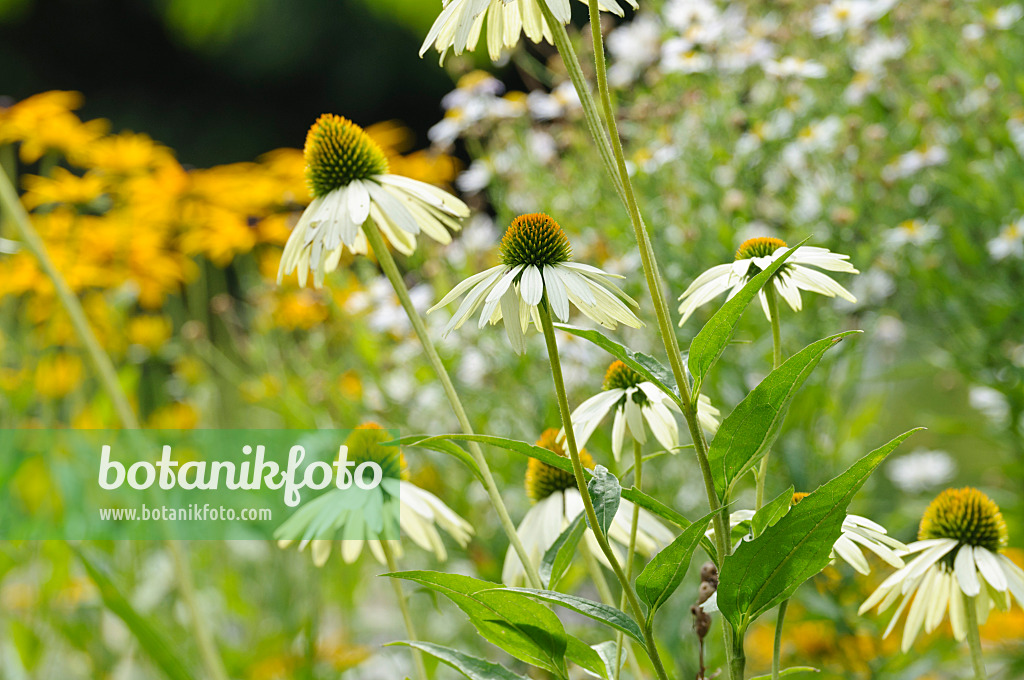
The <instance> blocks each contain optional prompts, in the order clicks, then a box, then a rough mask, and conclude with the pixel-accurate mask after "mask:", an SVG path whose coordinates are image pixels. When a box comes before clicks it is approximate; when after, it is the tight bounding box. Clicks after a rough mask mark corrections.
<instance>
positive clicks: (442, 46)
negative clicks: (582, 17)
mask: <svg viewBox="0 0 1024 680" xmlns="http://www.w3.org/2000/svg"><path fill="white" fill-rule="evenodd" d="M626 1H627V2H629V4H630V5H631V6H632V7H633V8H634V9H635V8H636V7H637V4H636V0H626ZM542 2H543V3H544V4H545V6H547V8H548V9H549V10H550V11H551V14H552V15H553V16H554V17H555V19H557V20H558V21H561V22H562V23H563V24H567V23H569V20H570V19H571V18H572V8H571V7H570V6H569V0H442V9H441V14H439V15H438V17H437V19H436V20H435V21H434V25H433V26H431V27H430V31H429V32H428V33H427V37H426V38H425V39H424V41H423V45H422V46H421V47H420V56H421V57H422V56H423V55H424V54H426V52H427V50H429V49H430V48H431V47H433V48H434V49H436V50H437V51H438V52H439V53H440V55H441V62H442V63H444V58H445V57H446V56H447V54H448V50H453V51H454V52H455V54H456V55H459V54H462V53H463V52H465V51H466V50H470V51H472V50H474V49H476V45H477V42H479V40H480V34H481V33H482V32H483V27H484V22H485V21H486V23H487V52H488V54H489V55H490V57H491V60H492V61H497V60H498V59H499V58H500V57H501V52H502V50H503V49H511V48H513V47H515V46H516V44H517V43H518V42H519V36H520V34H521V33H525V34H526V37H527V38H529V39H530V40H532V41H533V42H535V43H539V42H541V41H542V40H547V41H548V42H549V43H550V42H554V41H553V39H552V36H551V28H550V27H549V26H548V25H547V22H546V21H545V20H544V14H543V13H542V11H541V5H540V3H542ZM581 2H584V4H585V3H586V0H581ZM598 4H599V5H600V7H601V9H602V10H604V11H605V12H612V13H614V14H617V15H618V16H622V15H623V14H624V11H623V9H622V6H621V5H620V4H619V2H618V0H600V2H599V3H598Z"/></svg>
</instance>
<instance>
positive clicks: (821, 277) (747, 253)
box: [679, 237, 860, 326]
mask: <svg viewBox="0 0 1024 680" xmlns="http://www.w3.org/2000/svg"><path fill="white" fill-rule="evenodd" d="M785 252H786V242H785V241H783V240H781V239H777V238H769V237H758V238H752V239H748V240H746V241H744V242H743V243H741V244H740V247H739V249H738V250H737V251H736V260H735V261H734V262H730V263H728V264H719V265H715V266H714V267H712V268H711V269H708V270H707V271H705V272H704V273H703V274H701V275H700V276H698V277H697V278H696V279H695V280H694V282H693V283H691V284H690V287H689V288H687V289H686V291H685V292H684V293H683V294H682V295H680V296H679V300H680V302H681V304H680V305H679V313H680V314H682V319H680V320H679V325H680V326H682V325H683V324H684V323H686V320H687V319H689V318H690V315H691V314H693V312H694V310H696V309H697V308H698V307H700V306H701V305H703V304H706V303H708V302H710V301H711V300H713V299H715V298H716V297H718V296H719V295H721V294H722V293H724V292H726V291H730V292H729V297H732V296H733V295H735V294H736V293H738V292H739V290H740V289H741V288H743V286H744V285H745V284H746V283H747V281H749V280H750V279H751V278H753V277H754V276H755V275H757V274H759V273H760V272H762V271H763V270H765V269H767V268H768V267H769V266H770V265H771V264H772V263H773V262H774V261H775V260H777V259H778V258H780V257H782V255H783V253H785ZM849 259H850V256H849V255H841V254H839V253H833V252H831V251H830V250H828V249H827V248H818V247H814V246H800V247H799V248H797V249H796V250H795V251H794V252H793V254H792V255H790V256H789V257H788V258H787V259H786V262H785V263H784V264H783V265H782V267H781V268H780V269H779V270H778V271H777V272H776V273H775V276H773V277H772V279H771V285H773V286H774V287H775V290H776V291H777V292H778V293H779V295H780V296H782V299H783V300H785V301H786V302H787V303H788V304H789V306H790V307H791V308H792V309H793V311H795V312H798V311H800V308H801V307H802V306H803V303H802V301H801V299H800V291H801V290H806V291H810V292H812V293H820V294H821V295H827V296H828V297H836V296H837V295H838V296H839V297H841V298H843V299H844V300H849V301H850V302H856V301H857V298H855V297H854V296H853V294H852V293H851V292H850V291H848V290H846V289H845V288H843V287H842V286H841V285H839V284H838V283H836V282H835V281H834V280H832V279H831V278H830V277H828V276H826V275H825V274H822V273H821V272H820V271H818V269H824V270H826V271H832V272H845V273H849V274H859V273H860V272H858V271H857V270H856V269H855V268H854V266H853V265H852V264H850V263H849V261H848V260H849ZM812 267H816V268H817V269H812ZM758 297H759V299H760V300H761V307H762V308H763V309H764V314H765V316H766V317H768V319H769V320H771V313H770V312H769V311H768V299H767V297H766V296H765V294H764V289H761V290H760V291H758Z"/></svg>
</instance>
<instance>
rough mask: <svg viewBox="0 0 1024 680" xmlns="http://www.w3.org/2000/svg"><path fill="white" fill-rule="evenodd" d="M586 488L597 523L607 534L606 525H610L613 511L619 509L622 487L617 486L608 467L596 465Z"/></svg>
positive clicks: (616, 479) (602, 531)
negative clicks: (592, 504) (592, 503)
mask: <svg viewBox="0 0 1024 680" xmlns="http://www.w3.org/2000/svg"><path fill="white" fill-rule="evenodd" d="M587 489H588V490H589V491H590V498H591V500H593V502H594V514H595V515H596V516H597V524H598V526H600V527H601V533H602V534H604V535H605V536H607V535H608V527H610V526H611V525H612V521H613V520H614V519H615V513H617V512H618V511H619V500H620V499H621V497H622V487H621V486H619V480H618V478H617V477H616V476H615V475H613V474H612V473H611V472H609V471H608V468H606V467H605V466H603V465H598V466H597V467H595V468H594V476H593V477H592V478H591V480H590V482H589V483H588V484H587ZM588 522H589V518H588ZM591 528H593V527H591Z"/></svg>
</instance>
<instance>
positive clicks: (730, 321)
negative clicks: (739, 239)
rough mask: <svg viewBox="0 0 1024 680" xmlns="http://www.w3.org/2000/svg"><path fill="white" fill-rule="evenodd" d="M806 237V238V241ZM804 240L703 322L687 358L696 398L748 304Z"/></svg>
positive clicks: (691, 344) (751, 280) (691, 343)
mask: <svg viewBox="0 0 1024 680" xmlns="http://www.w3.org/2000/svg"><path fill="white" fill-rule="evenodd" d="M806 240H807V239H804V241H806ZM804 241H801V242H800V243H798V244H796V245H795V246H793V247H792V248H790V249H789V250H787V251H786V252H785V253H783V254H782V256H781V257H780V258H779V259H777V260H775V262H773V263H772V264H771V265H770V266H769V267H768V269H765V270H764V271H763V272H761V273H759V274H758V275H757V276H755V277H753V278H752V279H750V281H747V283H746V285H745V286H743V288H741V289H740V292H738V293H736V295H734V296H732V297H731V298H729V299H728V300H727V301H726V303H725V304H724V305H722V308H721V309H719V310H718V311H717V312H715V315H714V316H712V317H711V319H710V320H709V321H708V322H707V323H706V324H704V328H702V329H700V332H699V333H697V337H695V338H694V339H693V341H692V342H690V356H689V358H688V359H687V366H688V367H689V368H690V373H691V374H692V375H693V398H694V400H696V399H697V395H698V394H699V393H700V386H701V384H702V383H703V382H704V376H706V375H707V373H708V371H710V370H711V367H712V366H714V365H715V362H716V361H718V357H720V356H722V352H724V351H725V348H726V346H727V345H728V344H729V341H730V340H731V339H732V335H733V333H735V332H736V324H738V323H739V321H740V317H741V316H743V311H744V310H745V309H746V308H747V305H749V304H750V301H751V300H753V299H754V296H755V295H757V291H759V290H761V288H762V287H763V286H764V285H765V284H766V283H768V279H770V278H771V276H772V274H774V273H775V272H777V271H778V270H779V268H780V267H781V266H782V264H783V263H784V262H785V261H786V259H787V258H788V257H789V256H790V255H792V254H793V251H795V250H796V249H797V248H799V247H800V246H801V245H803V243H804Z"/></svg>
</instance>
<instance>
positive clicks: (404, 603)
mask: <svg viewBox="0 0 1024 680" xmlns="http://www.w3.org/2000/svg"><path fill="white" fill-rule="evenodd" d="M380 549H381V551H382V552H383V553H384V560H385V562H387V565H388V571H390V572H391V573H395V572H396V571H398V564H397V563H396V562H395V554H394V552H393V551H392V550H391V545H390V544H389V542H388V541H380ZM388 580H389V581H391V586H392V587H393V588H394V589H395V597H396V598H398V608H399V609H400V610H401V611H402V620H403V621H404V622H405V634H406V635H408V636H409V640H410V641H411V642H417V641H418V640H419V636H417V635H416V625H415V624H414V623H413V621H412V614H411V613H410V612H409V601H408V599H407V598H406V597H405V591H404V590H403V589H402V584H401V582H400V581H399V580H398V579H397V578H392V579H388ZM410 651H412V659H413V662H414V663H415V664H416V677H417V678H418V679H419V680H427V667H426V665H424V663H423V652H421V651H420V650H418V649H413V650H410Z"/></svg>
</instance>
